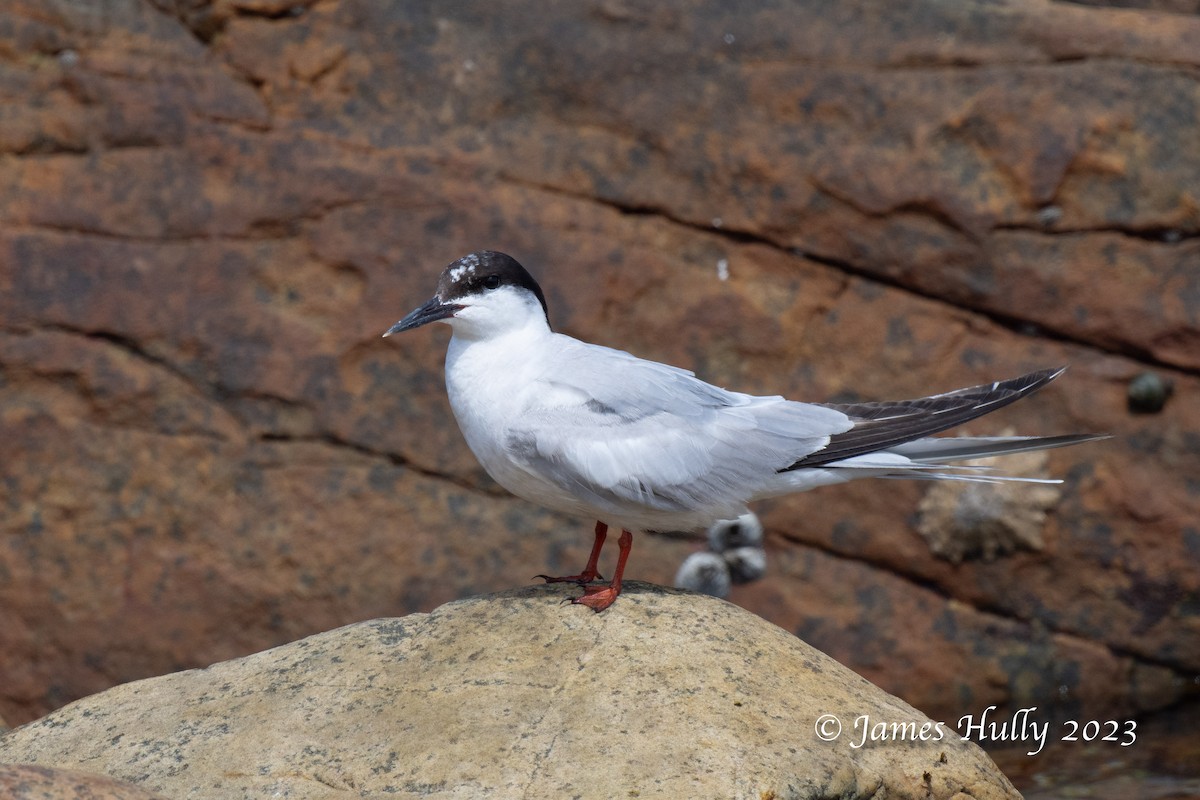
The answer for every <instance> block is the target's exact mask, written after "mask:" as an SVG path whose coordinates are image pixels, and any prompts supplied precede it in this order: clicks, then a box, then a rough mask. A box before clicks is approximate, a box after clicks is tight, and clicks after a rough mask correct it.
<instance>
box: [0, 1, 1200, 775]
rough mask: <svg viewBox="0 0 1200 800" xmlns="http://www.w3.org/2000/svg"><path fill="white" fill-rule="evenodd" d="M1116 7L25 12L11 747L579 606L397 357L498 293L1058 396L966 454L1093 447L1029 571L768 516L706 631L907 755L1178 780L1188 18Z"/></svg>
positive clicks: (558, 557) (1195, 611) (1194, 187)
mask: <svg viewBox="0 0 1200 800" xmlns="http://www.w3.org/2000/svg"><path fill="white" fill-rule="evenodd" d="M1121 5H1128V4H1126V3H1122V4H1121ZM1136 5H1138V6H1141V7H1138V8H1110V7H1105V6H1103V5H1098V4H1088V5H1080V4H1073V3H1066V2H1049V1H1048V0H1041V1H1039V0H1021V1H1017V0H1013V2H985V1H984V0H980V1H979V2H970V1H969V0H961V1H956V2H934V1H933V0H925V1H923V2H915V3H906V4H879V3H872V2H868V1H867V0H858V1H855V0H849V1H848V2H805V3H798V4H792V3H780V4H762V3H725V2H686V1H685V0H679V2H672V3H667V4H664V3H660V2H649V0H589V1H587V2H579V3H558V4H544V3H525V2H519V1H518V2H512V3H505V4H496V3H484V2H463V3H455V4H440V5H439V4H417V3H410V2H403V1H402V0H318V1H317V2H299V3H296V2H291V3H285V2H277V1H276V0H211V2H209V1H206V0H104V2H95V1H94V0H9V2H7V3H5V4H4V5H3V6H2V7H0V98H2V100H3V102H2V104H0V153H2V154H3V155H0V503H2V507H3V509H4V514H3V517H2V518H0V716H3V717H4V718H5V719H6V720H8V722H9V723H11V724H19V723H22V722H26V721H28V720H30V719H33V718H36V717H37V716H39V715H42V714H44V713H46V712H47V711H49V710H51V709H53V708H56V707H59V706H61V705H63V704H65V703H67V702H69V701H71V700H73V699H76V698H78V697H81V696H83V695H87V694H89V693H92V692H95V691H98V690H100V689H103V688H105V687H108V686H112V685H114V684H117V683H121V682H124V681H129V680H132V679H135V678H140V677H144V676H149V675H156V674H161V673H164V672H169V671H172V670H177V669H181V668H185V667H192V666H197V665H206V664H209V663H211V662H213V661H216V660H220V659H225V658H230V657H233V656H237V655H241V654H245V653H249V652H253V651H256V650H261V649H263V648H266V647H270V646H273V645H276V644H280V643H283V642H287V641H290V640H293V639H295V638H297V637H300V636H304V635H306V634H309V633H312V632H315V631H320V630H325V629H328V628H331V627H334V626H337V625H341V624H344V623H348V622H352V621H356V620H363V619H369V618H372V617H379V616H395V615H402V614H406V613H409V612H413V611H418V610H428V609H431V608H433V607H434V606H436V605H438V604H440V603H442V602H445V601H447V600H450V599H452V598H456V597H461V596H464V595H470V594H475V593H479V592H485V591H493V590H498V589H502V588H507V587H511V586H514V585H520V584H523V583H526V582H528V581H529V580H530V576H532V575H533V574H534V573H537V572H547V573H550V574H554V573H556V572H563V571H573V570H574V569H575V568H577V567H578V566H579V565H580V564H581V563H582V561H583V560H584V559H585V557H586V553H587V549H588V546H589V544H590V540H591V534H590V530H591V527H590V525H591V522H590V521H588V520H570V519H565V518H562V517H559V516H556V515H553V514H550V513H548V512H543V511H540V510H538V509H536V508H534V507H531V506H529V505H528V504H526V503H524V502H522V501H519V500H516V499H513V498H510V497H509V496H507V495H506V494H505V493H504V492H503V491H501V490H499V489H498V487H496V486H495V485H494V484H492V483H491V482H490V481H489V480H488V479H487V478H486V476H485V475H484V474H483V473H482V471H481V470H480V469H479V467H478V466H477V465H476V463H475V461H474V459H473V458H472V456H471V454H470V453H469V451H468V450H467V448H466V446H465V445H464V444H463V442H462V441H461V438H460V436H459V433H458V430H457V427H456V426H455V424H454V422H453V419H452V418H451V417H450V414H449V409H448V406H447V404H446V401H445V395H444V390H443V386H442V378H441V359H442V357H443V353H444V348H445V341H446V338H447V335H448V331H446V330H442V329H438V330H432V331H422V332H419V333H416V334H411V335H408V336H405V337H403V338H401V339H391V340H387V341H384V340H382V339H380V338H379V334H380V333H381V332H382V331H383V330H384V329H386V328H387V327H388V326H389V325H390V324H391V323H392V322H394V321H395V320H396V319H398V318H399V317H400V316H401V315H402V314H404V313H405V312H407V311H408V310H410V309H411V308H412V307H414V306H416V305H417V304H418V303H420V302H422V301H423V300H425V299H426V298H427V297H428V296H429V295H430V294H431V292H432V290H433V286H434V282H435V281H436V277H437V274H438V271H439V270H440V269H441V268H442V267H443V266H444V265H445V264H446V263H448V262H449V261H451V260H453V259H454V258H456V257H458V256H460V255H462V254H464V253H466V252H469V251H471V250H477V249H482V248H493V249H500V250H504V251H507V252H509V253H512V254H513V255H514V256H516V257H517V258H518V259H519V260H521V261H522V262H523V263H525V264H526V265H527V266H528V267H529V268H530V269H531V271H533V272H534V273H535V274H536V275H537V276H538V277H539V279H540V280H541V282H542V285H543V287H544V288H545V290H546V292H547V295H548V298H549V302H550V307H551V317H552V322H553V323H554V324H555V326H556V327H557V328H558V329H559V330H562V331H564V332H566V333H569V334H572V335H575V336H579V337H581V338H585V339H588V340H591V341H596V342H600V343H603V344H607V345H610V346H614V347H620V348H624V349H628V350H631V351H633V352H635V353H637V354H638V355H641V356H643V357H647V358H653V359H658V360H663V361H668V362H671V363H675V364H679V365H681V366H686V367H689V368H692V369H694V370H696V371H697V372H698V373H699V374H700V375H701V376H702V377H704V378H706V379H708V380H711V381H713V382H715V383H718V384H722V385H727V386H730V387H734V388H738V389H742V390H745V391H751V392H757V393H771V394H775V393H782V394H786V395H789V396H792V397H795V398H799V399H812V400H837V401H847V400H855V399H878V398H899V397H909V396H917V395H920V394H925V393H929V392H931V391H940V390H946V389H951V388H955V387H958V386H963V385H968V384H971V383H982V382H985V381H990V380H992V379H995V378H999V377H1008V376H1011V375H1016V374H1018V373H1020V372H1022V371H1025V370H1030V369H1034V368H1038V367H1044V366H1053V365H1058V364H1070V365H1071V369H1070V371H1069V372H1068V373H1067V374H1066V375H1065V376H1064V377H1063V378H1062V379H1061V380H1060V381H1058V382H1056V383H1055V384H1054V385H1053V386H1052V387H1051V388H1049V389H1048V390H1046V391H1044V392H1042V393H1041V394H1039V395H1037V396H1036V397H1034V398H1033V399H1031V400H1028V401H1026V402H1023V403H1021V404H1019V405H1018V406H1016V407H1013V408H1010V409H1006V410H1005V411H1003V412H1001V413H999V414H997V415H996V416H995V418H991V417H989V418H988V419H986V420H983V421H981V422H979V423H977V424H975V425H973V426H971V428H970V432H971V433H976V434H982V433H996V432H999V431H1000V430H1001V429H1002V428H1004V427H1013V428H1017V429H1019V430H1020V431H1022V432H1029V433H1056V432H1072V431H1109V432H1112V433H1114V434H1116V436H1117V438H1115V439H1113V440H1111V441H1108V442H1104V443H1101V444H1093V445H1087V446H1083V447H1078V448H1072V449H1069V450H1062V451H1055V452H1053V453H1051V454H1049V457H1048V458H1047V459H1046V463H1045V464H1044V465H1039V467H1038V468H1039V469H1043V468H1044V469H1045V471H1046V473H1047V474H1049V475H1052V476H1061V477H1064V478H1065V479H1066V483H1065V484H1064V485H1063V486H1062V487H1061V495H1060V497H1058V499H1057V502H1055V503H1054V504H1053V505H1051V506H1050V507H1049V508H1045V506H1044V504H1043V502H1042V498H1040V497H1039V498H1033V499H1032V500H1031V501H1030V502H1031V503H1032V504H1033V505H1032V508H1031V510H1030V514H1029V516H1030V517H1031V518H1033V519H1035V520H1040V522H1039V523H1038V524H1039V525H1040V530H1037V531H1035V532H1032V533H1031V532H1028V531H1026V532H1024V533H1022V534H1021V535H1019V536H1013V537H1011V540H1012V542H1016V545H1014V546H1005V547H998V546H997V547H991V548H989V547H987V546H986V545H981V546H979V547H974V546H971V547H955V546H953V545H952V544H947V542H951V543H952V542H953V541H954V534H953V532H952V531H951V532H947V531H945V530H939V531H934V532H933V533H930V532H929V531H928V530H924V529H922V524H924V526H925V528H928V527H929V525H930V524H932V523H930V522H929V521H928V520H924V521H923V520H922V518H921V510H920V509H921V504H922V501H923V499H924V498H925V495H926V493H927V492H928V491H930V486H928V485H924V484H921V483H915V482H914V483H908V482H860V483H857V484H853V485H849V486H845V487H838V488H834V489H827V490H823V491H820V492H819V493H813V494H808V495H801V496H796V497H792V498H785V499H781V500H777V501H773V502H769V503H763V504H761V505H760V506H759V507H758V508H757V509H756V510H757V511H758V512H759V515H760V517H761V519H762V522H763V524H764V526H765V529H766V534H767V535H766V547H767V550H768V551H769V553H770V562H769V571H768V574H767V576H766V577H765V578H764V579H763V580H761V581H758V582H756V583H753V584H749V585H747V586H742V587H736V588H734V590H733V593H732V595H731V599H732V600H733V601H735V602H737V603H739V604H741V605H744V606H745V607H747V608H749V609H751V610H753V611H755V612H757V613H759V614H761V615H762V616H764V617H766V618H767V619H769V620H771V621H773V622H775V623H777V624H779V625H781V626H783V627H784V628H785V629H787V630H790V631H793V632H795V633H796V634H797V635H799V636H801V637H803V638H804V639H805V640H806V641H808V642H810V643H812V644H814V645H815V646H817V647H819V648H820V649H822V650H824V651H825V652H827V653H829V654H830V655H832V656H833V657H835V658H836V659H838V660H839V661H841V662H843V663H845V664H847V665H848V666H850V667H851V668H852V669H854V670H855V671H857V672H859V673H860V674H862V675H864V676H865V677H867V678H868V679H870V680H871V681H873V682H875V683H877V684H879V685H880V686H882V687H883V688H884V689H887V690H888V691H890V692H893V693H896V694H898V695H900V696H901V697H903V698H904V699H905V700H907V701H909V702H911V703H912V704H914V705H916V706H917V707H919V708H921V709H922V710H923V711H925V712H926V713H928V714H930V715H932V716H934V717H935V718H940V719H945V720H948V721H955V720H957V719H958V718H959V717H961V716H962V715H964V714H976V715H977V714H979V713H980V712H981V711H982V710H984V709H985V708H986V707H987V706H989V705H992V704H995V705H997V706H999V707H1000V711H999V712H998V714H1000V715H1001V716H1003V715H1005V714H1008V713H1011V712H1012V711H1014V710H1016V709H1018V708H1022V707H1027V706H1034V705H1036V706H1038V707H1039V709H1040V713H1042V714H1045V715H1047V718H1050V717H1053V718H1056V719H1075V720H1089V719H1098V720H1106V719H1126V718H1135V719H1137V720H1138V721H1139V725H1140V731H1141V732H1142V734H1143V736H1142V738H1141V739H1139V741H1138V743H1137V745H1136V746H1135V747H1131V748H1120V747H1118V746H1116V745H1111V744H1110V745H1107V746H1105V745H1094V746H1092V747H1090V748H1089V747H1085V746H1084V745H1083V744H1082V743H1079V744H1076V745H1069V744H1066V743H1061V744H1059V745H1057V746H1056V747H1055V748H1054V749H1052V750H1050V749H1048V750H1047V751H1044V752H1043V754H1042V755H1041V756H1040V757H1038V758H1027V757H1024V756H1023V755H1019V756H1014V757H1013V758H1011V759H1010V760H1008V761H1005V760H1004V759H1005V756H1004V754H1003V753H1001V754H999V755H998V757H999V758H1000V759H1001V765H1002V766H1003V767H1004V768H1005V769H1006V770H1007V771H1008V772H1009V774H1010V775H1012V776H1013V778H1014V780H1016V781H1017V782H1018V784H1019V785H1020V784H1022V782H1024V785H1026V786H1034V785H1039V784H1038V781H1039V780H1043V781H1044V773H1047V772H1053V771H1055V770H1058V771H1060V772H1061V771H1064V770H1068V771H1069V770H1070V769H1076V770H1077V771H1079V772H1081V773H1084V774H1095V773H1096V771H1097V770H1098V769H1100V768H1099V767H1097V766H1096V765H1097V764H1101V763H1103V764H1104V765H1105V766H1104V767H1103V769H1108V770H1115V771H1118V772H1120V771H1126V772H1127V771H1128V770H1130V769H1132V768H1134V767H1138V766H1145V765H1154V766H1155V767H1156V768H1157V769H1160V770H1163V771H1165V772H1166V773H1173V774H1189V771H1190V773H1194V772H1195V771H1196V769H1197V768H1196V764H1197V763H1200V756H1198V753H1197V750H1198V749H1200V736H1197V733H1198V732H1200V730H1198V729H1200V725H1198V723H1197V722H1196V720H1197V718H1198V715H1197V711H1198V709H1200V704H1198V700H1197V698H1198V691H1197V689H1198V688H1200V684H1198V681H1200V404H1198V403H1197V402H1196V398H1197V392H1198V390H1200V235H1198V234H1200V137H1198V134H1197V130H1200V80H1198V77H1197V76H1198V75H1200V72H1198V68H1200V9H1198V8H1197V7H1196V4H1194V3H1192V4H1188V3H1186V2H1179V1H1176V2H1170V0H1167V1H1166V2H1163V3H1161V4H1156V3H1154V2H1146V3H1138V4H1136ZM426 6H428V7H426ZM1146 372H1150V373H1153V374H1154V375H1156V376H1158V379H1160V380H1161V381H1165V382H1168V383H1169V385H1170V386H1171V387H1172V391H1171V392H1170V394H1169V396H1166V397H1165V402H1164V403H1163V404H1161V407H1160V408H1159V409H1158V410H1157V411H1154V410H1153V407H1154V404H1153V403H1151V404H1150V405H1149V406H1146V405H1145V404H1144V403H1143V402H1142V401H1141V400H1139V401H1137V402H1133V403H1131V401H1130V399H1129V396H1128V393H1129V389H1130V384H1131V382H1133V381H1134V380H1135V379H1139V376H1141V375H1143V374H1144V373H1146ZM1139 380H1142V381H1143V382H1144V381H1145V379H1139ZM1137 391H1138V392H1141V391H1142V388H1138V389H1137ZM1139 396H1140V395H1139ZM1005 502H1006V503H1007V502H1011V501H1010V500H1009V499H1006V500H1005ZM947 503H949V504H950V505H949V507H950V508H952V507H953V502H952V501H951V500H947V499H945V498H939V499H937V502H936V503H934V504H933V505H936V506H937V507H939V508H941V509H943V510H945V509H946V508H947V507H948V506H947ZM926 505H927V507H928V505H929V504H928V503H927V504H926ZM969 505H970V507H971V508H973V509H976V508H979V507H981V506H984V507H985V506H986V505H987V504H986V502H983V501H980V500H979V499H978V498H972V499H971V500H970V503H969ZM1043 509H1044V511H1045V513H1044V517H1040V516H1039V512H1041V511H1042V510H1043ZM968 516H970V515H968ZM939 518H947V519H953V518H954V514H953V513H948V514H942V516H941V517H939ZM947 524H948V523H947ZM971 535H977V532H976V533H975V534H971ZM1006 541H1007V540H1006ZM931 543H939V544H938V546H937V547H932V546H931ZM695 548H696V545H695V543H693V542H689V541H687V540H681V539H676V538H669V537H648V536H641V537H639V538H638V540H637V542H636V544H635V552H634V556H633V559H632V561H631V567H630V571H629V577H632V578H638V579H644V580H651V581H655V582H659V583H670V582H671V581H672V578H673V575H674V572H675V569H676V567H677V566H678V565H679V564H680V563H681V562H682V561H683V559H684V558H685V557H686V556H687V554H688V553H690V552H692V551H693V550H694V549H695Z"/></svg>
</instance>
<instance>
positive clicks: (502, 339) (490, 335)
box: [452, 315, 551, 347]
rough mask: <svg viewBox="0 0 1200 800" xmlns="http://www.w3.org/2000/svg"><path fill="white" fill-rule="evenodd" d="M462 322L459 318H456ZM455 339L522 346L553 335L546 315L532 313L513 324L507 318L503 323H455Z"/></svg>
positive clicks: (473, 342) (464, 343) (466, 341)
mask: <svg viewBox="0 0 1200 800" xmlns="http://www.w3.org/2000/svg"><path fill="white" fill-rule="evenodd" d="M455 322H456V323H460V321H459V320H455ZM452 327H453V328H454V339H455V340H457V341H459V342H460V344H461V345H468V344H496V345H498V346H501V347H514V346H518V347H519V346H520V345H521V344H522V343H531V342H536V341H537V340H539V339H542V338H544V337H546V336H550V335H551V331H550V326H549V324H547V322H546V318H545V316H542V315H538V316H533V315H530V316H529V317H527V318H526V319H525V320H524V321H522V322H520V323H517V324H513V322H512V321H511V320H505V321H503V322H502V323H501V324H479V323H475V322H473V323H469V324H454V325H452Z"/></svg>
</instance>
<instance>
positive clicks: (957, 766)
mask: <svg viewBox="0 0 1200 800" xmlns="http://www.w3.org/2000/svg"><path fill="white" fill-rule="evenodd" d="M570 591H571V589H570V588H564V587H561V586H538V587H531V588H526V589H520V590H514V591H510V592H505V593H501V594H496V595H490V596H486V597H480V598H475V599H471V600H464V601H459V602H455V603H450V604H449V605H445V606H442V607H441V608H439V609H437V610H435V611H434V612H432V613H430V614H414V615H411V616H408V617H404V618H401V619H383V620H374V621H371V622H364V623H361V624H357V625H351V626H348V627H345V628H339V629H337V630H333V631H330V632H328V633H323V634H319V635H317V636H312V637H309V638H307V639H303V640H301V641H298V642H294V643H292V644H289V645H285V646H283V647H278V648H276V649H274V650H268V651H265V652H262V653H257V654H255V655H252V656H247V657H245V658H240V659H236V660H233V661H227V662H224V663H220V664H216V665H214V666H212V667H210V668H208V669H203V670H192V671H189V672H182V673H178V674H174V675H166V676H163V677H160V678H152V679H149V680H144V681H139V682H137V683H131V684H126V685H124V686H118V687H116V688H114V689H110V690H108V691H106V692H103V693H101V694H98V695H94V696H92V697H88V698H85V699H83V700H80V701H78V702H76V703H73V704H71V705H69V706H67V707H65V708H63V709H61V710H59V711H56V712H55V713H53V714H50V715H49V716H47V717H44V718H42V719H40V720H38V721H36V722H33V723H30V724H29V725H25V726H23V727H21V728H18V729H16V730H14V731H12V732H10V733H8V734H6V735H5V736H4V738H2V739H0V762H3V761H9V762H36V763H39V764H44V765H54V766H61V767H76V768H82V769H87V770H91V771H94V772H104V773H107V774H109V775H113V776H116V777H119V778H123V779H125V780H130V781H134V782H136V783H139V784H141V785H144V786H146V787H148V788H152V789H154V790H156V791H159V792H162V793H163V794H165V795H167V796H168V797H172V798H185V797H189V798H190V797H212V798H238V797H246V798H249V797H255V798H258V797H261V798H266V797H305V798H308V797H334V796H336V797H390V798H397V797H399V798H406V797H407V798H412V797H453V798H508V797H521V798H564V797H587V798H591V797H595V798H615V797H642V798H646V797H673V798H679V797H689V798H707V797H712V798H755V800H758V799H759V798H764V797H770V798H777V799H778V800H782V799H783V798H818V797H820V798H828V797H839V798H848V799H849V798H859V797H862V798H866V797H873V798H881V797H888V798H922V800H925V799H926V798H961V797H964V796H968V797H972V798H976V799H977V800H984V799H985V798H1016V797H1019V795H1018V794H1017V792H1016V791H1015V790H1014V789H1013V787H1012V785H1011V784H1010V783H1009V782H1008V781H1007V780H1006V779H1005V778H1004V776H1003V775H1001V774H1000V773H999V772H998V771H997V770H996V768H995V767H994V765H993V764H992V763H991V761H990V760H989V759H988V757H987V756H986V755H985V754H984V753H983V751H982V750H980V749H979V748H977V747H976V746H974V745H973V744H969V743H964V742H962V741H960V740H959V738H958V737H957V735H955V733H954V731H953V729H951V728H949V727H947V728H946V729H945V731H946V735H945V736H944V737H943V738H942V739H941V740H940V741H932V740H931V741H919V740H918V741H914V742H896V741H890V742H877V743H873V744H871V743H869V744H868V745H867V746H866V747H862V748H854V747H851V744H852V742H853V741H855V740H856V739H857V738H858V737H857V735H856V734H854V732H853V731H852V725H853V721H854V719H855V718H857V717H859V716H860V715H863V714H868V715H870V718H871V720H872V721H885V722H889V723H891V722H896V723H907V722H915V723H916V726H917V727H919V726H920V725H921V724H922V723H924V722H926V721H927V720H926V718H925V717H924V716H923V715H922V714H921V713H920V712H918V711H916V710H915V709H913V708H912V707H911V706H908V705H907V704H905V703H903V702H901V701H900V700H898V699H896V698H894V697H892V696H890V695H888V694H886V693H885V692H883V691H882V690H880V689H878V688H876V687H875V686H872V685H871V684H870V683H868V682H867V681H865V680H864V679H862V678H861V677H859V676H858V675H856V674H854V673H852V672H850V671H849V670H847V669H846V668H844V667H842V666H841V665H839V664H838V663H836V662H834V661H833V660H831V659H830V658H828V657H827V656H825V655H824V654H822V653H820V652H819V651H817V650H814V649H813V648H811V647H809V646H808V645H806V644H805V643H804V642H802V641H800V640H799V639H797V638H795V637H794V636H792V635H791V634H789V633H787V632H785V631H783V630H782V629H780V628H777V627H775V626H774V625H771V624H770V623H767V622H765V621H763V620H762V619H760V618H759V617H757V616H755V615H753V614H750V613H749V612H746V611H744V610H742V609H740V608H738V607H737V606H733V605H730V604H728V603H725V602H723V601H720V600H716V599H713V598H709V597H705V596H700V595H693V594H687V593H683V592H678V591H674V590H669V589H663V588H660V587H655V586H650V585H646V584H638V583H634V584H629V585H628V588H627V589H626V591H625V593H624V594H623V595H622V596H621V598H620V600H619V601H618V602H617V603H616V604H615V605H614V606H613V607H612V608H611V609H609V610H608V611H606V612H604V613H603V614H594V613H592V612H591V611H588V610H587V609H584V608H581V607H571V606H564V605H561V600H562V599H563V598H564V597H566V596H568V595H569V592H570ZM822 714H835V715H837V716H838V717H840V718H841V719H842V720H843V723H844V725H845V733H844V734H843V737H842V738H841V739H840V740H837V741H833V742H825V741H822V740H820V739H819V738H818V737H817V736H816V734H815V732H814V724H815V723H816V721H817V719H818V718H819V717H820V716H821V715H822Z"/></svg>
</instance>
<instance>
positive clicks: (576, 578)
mask: <svg viewBox="0 0 1200 800" xmlns="http://www.w3.org/2000/svg"><path fill="white" fill-rule="evenodd" d="M533 577H535V578H541V579H542V580H544V581H545V582H546V583H578V584H579V585H580V586H582V585H584V584H585V583H591V582H592V581H602V580H604V576H603V575H601V574H600V573H599V572H595V573H592V574H590V575H589V574H588V573H586V572H581V573H580V574H578V575H561V576H559V577H557V578H552V577H550V576H549V575H534V576H533Z"/></svg>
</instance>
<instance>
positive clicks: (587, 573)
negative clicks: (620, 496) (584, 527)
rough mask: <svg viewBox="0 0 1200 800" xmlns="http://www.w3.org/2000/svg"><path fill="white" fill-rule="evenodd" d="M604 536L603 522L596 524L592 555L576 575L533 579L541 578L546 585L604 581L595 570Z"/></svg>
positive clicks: (541, 576)
mask: <svg viewBox="0 0 1200 800" xmlns="http://www.w3.org/2000/svg"><path fill="white" fill-rule="evenodd" d="M606 536H608V526H607V525H605V524H604V523H603V522H597V523H596V541H594V542H592V554H591V555H590V556H588V560H587V566H585V567H584V568H583V572H581V573H579V574H578V575H563V576H562V577H560V578H551V577H550V576H549V575H534V576H533V577H535V578H541V579H543V580H544V581H546V583H591V582H592V581H594V580H596V579H597V578H600V579H601V580H604V579H603V578H601V577H600V573H599V572H598V571H597V569H596V562H598V561H599V560H600V549H601V548H602V547H604V539H605V537H606Z"/></svg>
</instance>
